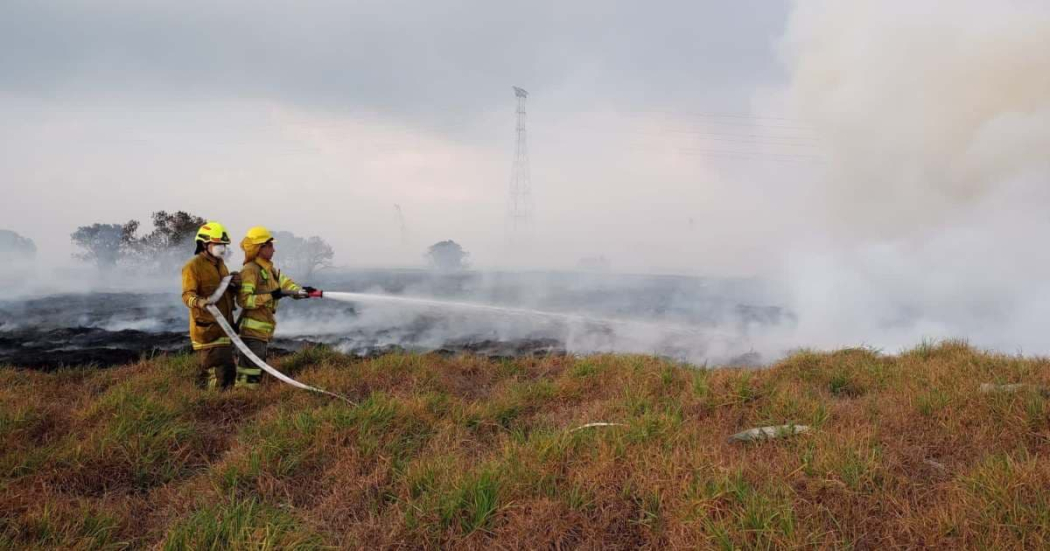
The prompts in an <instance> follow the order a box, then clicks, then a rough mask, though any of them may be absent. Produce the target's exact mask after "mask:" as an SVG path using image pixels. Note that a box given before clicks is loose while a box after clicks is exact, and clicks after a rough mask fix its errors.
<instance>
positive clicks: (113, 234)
mask: <svg viewBox="0 0 1050 551" xmlns="http://www.w3.org/2000/svg"><path fill="white" fill-rule="evenodd" d="M138 227H139V223H138V222H136V221H134V220H131V221H129V222H128V223H126V224H124V225H123V226H122V225H120V224H92V225H90V226H81V227H79V228H77V231H75V232H73V233H72V234H71V235H70V236H69V237H70V240H72V241H73V244H74V245H76V246H77V247H80V248H81V249H82V252H79V253H74V254H73V256H74V257H76V258H79V259H81V260H84V261H87V262H92V263H94V264H95V265H96V266H98V267H99V268H102V269H109V268H112V267H114V266H116V265H117V262H118V261H120V260H121V259H122V258H124V257H126V256H127V255H128V253H129V251H130V250H131V249H132V248H133V247H134V242H135V232H136V231H137V230H138Z"/></svg>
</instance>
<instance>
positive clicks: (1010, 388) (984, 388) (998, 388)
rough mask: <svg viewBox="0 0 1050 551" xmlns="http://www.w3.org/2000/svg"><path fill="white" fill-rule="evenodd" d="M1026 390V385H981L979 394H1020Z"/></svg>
mask: <svg viewBox="0 0 1050 551" xmlns="http://www.w3.org/2000/svg"><path fill="white" fill-rule="evenodd" d="M1026 388H1028V385H1024V384H1012V385H997V384H994V383H981V392H983V393H985V394H987V393H989V392H1020V391H1022V390H1024V389H1026Z"/></svg>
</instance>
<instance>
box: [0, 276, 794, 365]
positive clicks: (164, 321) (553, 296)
mask: <svg viewBox="0 0 1050 551" xmlns="http://www.w3.org/2000/svg"><path fill="white" fill-rule="evenodd" d="M315 283H317V284H319V285H323V286H324V288H326V289H337V290H345V291H351V292H365V293H368V292H373V293H384V294H399V295H402V294H403V295H408V296H421V297H428V298H436V299H448V300H459V301H474V302H483V303H487V304H495V305H507V306H521V307H527V308H534V309H538V310H546V311H554V312H570V313H576V314H580V315H585V316H594V317H608V318H619V319H625V318H627V319H636V320H640V322H641V323H642V324H643V325H641V326H639V327H619V328H610V327H608V326H602V325H601V324H590V323H582V324H567V323H564V322H556V321H551V320H544V319H521V318H502V317H499V316H495V317H493V316H492V315H491V314H489V315H485V314H475V313H469V312H467V313H464V312H443V311H434V310H432V309H420V310H413V309H411V308H408V309H406V308H389V307H388V308H385V309H384V308H378V307H375V308H373V307H369V306H368V305H360V304H356V303H355V304H348V303H341V302H336V301H332V300H321V301H317V300H311V301H298V302H294V301H284V302H282V306H281V310H280V312H279V313H278V320H279V322H278V338H277V339H276V340H275V342H274V345H273V346H272V347H271V349H272V350H273V351H274V353H275V354H281V353H283V352H287V351H294V350H297V349H299V348H302V347H303V346H304V345H307V344H312V343H322V344H327V345H330V346H332V347H334V348H336V349H337V350H339V351H341V352H344V353H348V354H351V355H355V356H359V357H376V356H381V355H383V354H387V353H391V352H400V351H410V352H436V353H439V354H442V355H453V354H463V353H469V354H476V355H481V356H485V357H489V358H515V357H523V356H547V355H561V354H565V353H567V352H573V353H591V352H639V353H646V354H656V355H661V356H666V357H669V358H674V359H679V360H683V361H693V362H697V363H700V362H706V361H707V360H708V357H707V354H708V349H709V348H708V347H709V344H710V343H709V342H707V341H705V340H704V339H703V338H700V337H698V336H697V335H699V332H700V331H703V330H705V329H713V330H717V331H721V332H723V333H724V332H731V333H733V334H736V335H742V336H743V337H744V339H743V340H742V343H743V344H741V343H733V345H732V346H729V347H726V346H722V347H720V348H719V350H722V351H723V352H724V353H727V354H728V355H725V356H723V357H721V358H718V361H720V362H721V363H736V364H748V365H754V364H757V363H761V361H762V358H760V357H758V356H757V355H756V354H755V353H754V352H753V351H751V350H750V349H749V347H748V345H747V344H746V342H744V341H746V335H747V334H748V332H750V331H754V330H755V329H756V328H758V329H761V328H764V327H770V326H774V325H777V324H781V323H785V322H793V320H794V318H793V316H792V315H791V314H790V313H789V312H785V311H783V310H782V309H781V308H779V307H776V306H768V305H762V304H761V300H763V299H761V298H759V297H758V296H757V295H756V294H755V291H754V289H753V288H751V287H748V286H747V285H745V284H744V283H740V282H711V281H707V280H701V279H696V278H681V277H674V278H672V277H662V276H661V277H647V276H626V275H613V274H610V275H601V274H564V273H563V274H559V273H537V274H519V273H496V274H479V273H474V272H468V273H462V274H452V275H440V274H428V273H426V272H418V271H404V270H402V271H381V270H379V271H377V270H372V271H359V272H345V273H341V274H333V273H328V274H325V275H323V276H318V277H317V278H316V281H315ZM668 320H670V321H671V322H672V323H674V324H676V326H684V327H690V328H696V332H694V333H693V334H673V333H672V334H667V335H664V334H659V333H660V332H659V331H657V332H656V333H657V334H654V333H653V329H652V326H653V325H654V324H657V323H663V322H666V321H668ZM646 323H648V324H650V327H645V326H644V324H646ZM187 325H188V322H187V319H186V309H185V307H184V306H183V305H182V304H181V303H180V302H179V297H178V295H177V294H175V293H171V292H164V293H106V292H94V293H71V294H53V295H47V296H40V297H32V298H28V299H24V300H8V301H0V364H7V365H14V366H18V367H26V368H33V369H42V370H51V369H56V368H59V367H63V366H74V365H96V366H101V367H105V366H113V365H122V364H126V363H129V362H134V361H137V360H139V359H141V358H143V357H151V356H153V355H156V354H161V353H172V352H181V351H186V350H189V339H188V336H187ZM727 330H728V331H727Z"/></svg>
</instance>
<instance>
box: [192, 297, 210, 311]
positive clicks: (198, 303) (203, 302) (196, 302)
mask: <svg viewBox="0 0 1050 551" xmlns="http://www.w3.org/2000/svg"><path fill="white" fill-rule="evenodd" d="M193 307H194V308H200V309H201V310H204V309H205V308H207V307H208V297H197V298H195V299H193Z"/></svg>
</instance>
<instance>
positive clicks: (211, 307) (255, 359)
mask: <svg viewBox="0 0 1050 551" xmlns="http://www.w3.org/2000/svg"><path fill="white" fill-rule="evenodd" d="M230 279H231V276H226V277H224V278H222V283H221V284H219V288H218V289H216V290H215V292H214V293H212V295H211V296H210V297H208V305H207V306H206V307H205V309H207V310H208V312H211V315H212V316H214V317H215V321H216V322H218V323H219V327H222V330H223V332H225V333H226V336H227V337H229V338H230V340H231V341H233V344H234V346H236V347H237V349H238V350H240V351H241V354H244V356H246V357H247V358H248V359H249V360H251V361H252V363H253V364H255V365H256V366H258V367H259V369H262V370H263V371H265V372H267V373H269V374H270V375H273V376H274V377H277V378H278V379H279V380H280V381H281V382H284V383H287V384H290V385H292V386H294V387H296V388H301V389H303V390H309V391H311V392H316V393H318V394H325V395H327V396H331V397H333V398H339V399H340V400H342V401H344V402H346V403H348V404H350V405H352V406H356V405H357V404H355V403H354V402H353V401H352V400H350V399H349V398H347V397H346V396H340V395H339V394H336V393H334V392H328V391H327V390H322V389H320V388H317V387H312V386H310V385H305V384H303V383H300V382H299V381H296V380H295V379H293V378H291V377H289V376H287V375H285V374H284V373H281V372H280V371H277V370H276V369H274V368H272V367H270V366H269V365H268V364H267V363H266V362H265V361H263V359H262V358H260V357H259V356H256V355H255V353H254V352H252V351H251V349H250V348H248V345H246V344H244V341H242V340H241V337H240V336H239V335H237V332H236V331H234V330H233V327H230V324H229V322H227V321H226V318H225V317H223V315H222V311H220V310H219V309H218V308H216V307H215V303H216V302H218V301H219V299H220V298H222V295H223V293H225V292H226V288H227V287H229V285H230Z"/></svg>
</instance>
